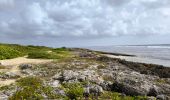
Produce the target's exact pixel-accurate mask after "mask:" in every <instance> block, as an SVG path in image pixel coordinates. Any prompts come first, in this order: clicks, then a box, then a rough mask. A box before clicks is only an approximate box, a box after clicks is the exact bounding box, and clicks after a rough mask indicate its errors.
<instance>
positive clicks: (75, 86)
mask: <svg viewBox="0 0 170 100" xmlns="http://www.w3.org/2000/svg"><path fill="white" fill-rule="evenodd" d="M63 87H64V88H65V92H66V95H67V96H68V97H69V98H70V99H72V100H73V99H74V100H77V99H79V98H82V97H83V92H84V89H83V86H82V84H81V83H65V84H63Z"/></svg>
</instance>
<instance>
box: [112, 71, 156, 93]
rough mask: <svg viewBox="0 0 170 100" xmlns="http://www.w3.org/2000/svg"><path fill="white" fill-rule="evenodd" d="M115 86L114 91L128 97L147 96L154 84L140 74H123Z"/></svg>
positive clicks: (120, 74)
mask: <svg viewBox="0 0 170 100" xmlns="http://www.w3.org/2000/svg"><path fill="white" fill-rule="evenodd" d="M117 77H118V78H117V80H116V82H115V83H114V84H113V90H116V91H118V92H121V93H125V94H128V95H147V94H148V93H149V90H150V88H151V86H153V82H152V81H151V80H148V79H147V77H148V76H145V75H142V74H140V73H138V72H128V71H127V72H121V73H119V75H118V76H117Z"/></svg>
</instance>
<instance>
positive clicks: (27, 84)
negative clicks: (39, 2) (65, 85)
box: [9, 77, 61, 100]
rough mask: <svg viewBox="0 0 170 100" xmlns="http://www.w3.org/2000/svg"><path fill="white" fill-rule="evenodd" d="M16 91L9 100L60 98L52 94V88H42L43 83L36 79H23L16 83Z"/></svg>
mask: <svg viewBox="0 0 170 100" xmlns="http://www.w3.org/2000/svg"><path fill="white" fill-rule="evenodd" d="M17 86H19V87H20V88H19V90H17V91H16V92H15V93H14V94H13V95H12V96H11V97H9V100H42V99H58V98H61V96H59V95H57V94H54V93H53V88H52V87H50V86H44V85H43V81H42V80H41V79H40V78H38V77H25V78H22V79H20V80H18V81H17Z"/></svg>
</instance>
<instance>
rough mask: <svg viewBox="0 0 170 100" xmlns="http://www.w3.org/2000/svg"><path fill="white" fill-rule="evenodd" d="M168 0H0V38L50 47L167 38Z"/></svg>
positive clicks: (165, 41) (166, 40)
mask: <svg viewBox="0 0 170 100" xmlns="http://www.w3.org/2000/svg"><path fill="white" fill-rule="evenodd" d="M169 26H170V0H0V42H1V43H16V44H33V45H45V46H52V47H60V46H67V47H80V46H106V45H127V44H128V45H129V44H168V43H170V28H169Z"/></svg>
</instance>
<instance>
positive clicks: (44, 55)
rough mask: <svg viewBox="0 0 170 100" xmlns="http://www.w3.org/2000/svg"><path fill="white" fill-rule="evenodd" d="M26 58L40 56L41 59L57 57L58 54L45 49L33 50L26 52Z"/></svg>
mask: <svg viewBox="0 0 170 100" xmlns="http://www.w3.org/2000/svg"><path fill="white" fill-rule="evenodd" d="M28 58H35V59H36V58H41V59H59V58H60V56H59V55H57V54H55V53H48V52H45V51H39V52H38V51H34V52H31V53H28Z"/></svg>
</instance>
